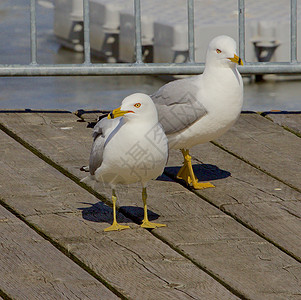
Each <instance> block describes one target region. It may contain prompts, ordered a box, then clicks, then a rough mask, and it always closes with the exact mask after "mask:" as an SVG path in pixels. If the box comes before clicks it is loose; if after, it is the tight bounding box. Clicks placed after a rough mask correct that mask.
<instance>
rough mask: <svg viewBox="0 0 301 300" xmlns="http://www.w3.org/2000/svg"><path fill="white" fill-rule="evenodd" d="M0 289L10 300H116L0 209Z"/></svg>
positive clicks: (37, 236)
mask: <svg viewBox="0 0 301 300" xmlns="http://www.w3.org/2000/svg"><path fill="white" fill-rule="evenodd" d="M0 253H1V255H0V274H1V275H0V276H1V280H0V289H1V290H2V291H3V292H5V293H6V294H7V295H8V296H10V297H11V298H13V299H97V298H99V297H101V299H108V300H111V299H119V297H117V296H116V295H114V294H113V293H112V292H111V291H110V290H108V289H107V288H106V287H105V286H103V285H102V284H101V283H100V282H99V281H97V280H96V279H95V278H94V277H92V276H91V275H89V274H88V273H87V272H86V271H84V270H83V269H82V268H80V267H79V266H78V265H77V264H75V263H74V262H73V261H71V260H70V259H68V258H67V257H66V256H65V255H63V254H62V253H61V252H60V251H59V250H57V249H56V248H55V247H54V246H52V245H51V244H50V243H49V242H48V241H46V240H44V239H43V238H42V237H41V236H39V235H38V234H37V233H36V232H35V231H33V230H32V229H30V228H29V227H28V226H27V225H25V224H24V223H23V222H22V221H21V220H19V219H18V218H17V217H15V216H14V215H13V214H11V213H10V212H8V211H7V210H6V209H4V208H3V207H2V206H0Z"/></svg>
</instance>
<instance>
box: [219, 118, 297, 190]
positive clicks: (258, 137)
mask: <svg viewBox="0 0 301 300" xmlns="http://www.w3.org/2000/svg"><path fill="white" fill-rule="evenodd" d="M217 143H218V144H220V145H221V146H222V147H224V148H225V149H227V150H229V151H231V152H233V153H235V154H236V155H237V156H239V157H241V158H243V159H245V160H246V161H248V162H250V163H252V164H254V165H256V166H257V167H258V168H260V169H261V170H264V171H265V172H268V173H269V174H272V175H273V176H276V177H277V178H279V179H280V180H282V181H284V182H286V183H287V184H289V185H291V186H293V187H295V188H297V189H298V190H299V191H301V180H300V178H301V151H300V149H301V139H300V138H299V137H297V136H296V135H294V134H292V133H290V132H288V131H287V130H284V129H283V128H281V127H280V126H278V125H276V124H274V123H273V122H271V121H269V120H267V119H266V118H264V117H262V116H260V115H258V114H242V115H241V117H240V119H239V121H238V122H237V124H236V125H235V126H234V127H233V128H232V129H231V130H230V131H229V132H228V133H227V134H225V135H223V136H222V137H221V138H219V139H218V140H217Z"/></svg>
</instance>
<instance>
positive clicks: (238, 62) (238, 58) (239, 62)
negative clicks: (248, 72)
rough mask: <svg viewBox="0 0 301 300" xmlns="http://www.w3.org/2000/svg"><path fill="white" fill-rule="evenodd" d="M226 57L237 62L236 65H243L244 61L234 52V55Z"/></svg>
mask: <svg viewBox="0 0 301 300" xmlns="http://www.w3.org/2000/svg"><path fill="white" fill-rule="evenodd" d="M228 59H230V60H231V61H232V62H234V63H236V64H238V65H241V66H243V65H244V63H243V62H242V60H241V58H240V57H238V56H237V55H236V54H234V57H229V58H228Z"/></svg>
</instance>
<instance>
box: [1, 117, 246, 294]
mask: <svg viewBox="0 0 301 300" xmlns="http://www.w3.org/2000/svg"><path fill="white" fill-rule="evenodd" d="M0 129H1V130H2V131H3V132H5V133H6V134H7V135H8V136H10V137H11V138H13V139H14V140H15V141H17V142H18V143H20V144H21V145H22V146H23V147H25V148H26V149H28V150H29V151H30V152H32V153H33V154H34V155H36V156H37V157H39V158H40V159H42V160H43V161H45V162H46V163H47V164H49V165H50V166H51V167H53V168H55V169H56V170H58V171H59V172H61V173H62V174H63V175H64V176H66V177H67V178H69V179H71V180H72V181H74V182H75V183H76V184H77V185H79V186H80V187H81V188H83V189H85V190H87V191H88V192H89V193H91V194H92V195H93V196H95V197H96V198H97V199H99V200H100V201H102V202H104V203H105V204H107V205H109V206H110V207H112V203H111V202H110V201H109V200H107V199H106V198H105V197H104V196H102V195H101V194H99V193H98V192H97V191H95V190H94V189H92V188H91V187H90V186H88V185H86V184H85V183H83V182H81V181H80V179H79V178H78V177H76V176H75V175H73V174H72V173H70V172H69V171H68V170H66V169H65V168H63V167H62V166H60V165H58V164H57V163H55V162H54V161H53V160H51V159H50V158H49V157H47V156H45V155H44V154H43V153H42V152H40V151H39V150H38V149H36V148H34V147H33V146H32V145H30V144H29V143H27V142H26V141H25V140H23V139H22V138H21V137H19V136H18V135H17V134H15V133H14V132H12V131H11V130H10V129H8V128H6V127H5V126H4V125H3V124H1V123H0ZM0 204H1V205H2V206H3V207H4V208H6V209H7V210H8V211H9V212H11V213H12V214H14V215H15V216H16V217H18V218H19V219H20V220H22V221H23V222H24V223H25V224H27V225H28V226H29V227H30V228H31V229H33V230H34V231H36V232H37V233H38V234H39V235H40V236H41V237H43V238H44V239H46V240H47V241H49V242H50V243H51V244H52V245H53V246H55V247H56V248H57V249H58V250H59V251H61V252H62V253H63V254H65V255H66V256H67V257H68V258H70V259H71V260H73V261H74V262H75V263H76V264H77V265H79V266H80V267H82V268H83V269H84V270H85V271H87V272H88V273H89V274H90V275H91V276H93V277H94V278H96V279H97V280H98V281H100V282H101V283H102V284H104V285H105V286H106V287H107V288H108V289H110V290H111V291H112V292H113V293H114V294H116V295H117V296H118V297H120V298H121V299H127V298H126V297H125V296H124V295H122V294H121V293H120V292H119V291H118V290H116V289H115V288H114V287H113V286H111V285H110V284H109V283H108V282H106V281H105V280H104V279H103V278H102V277H101V276H99V275H98V274H97V273H96V272H94V271H93V270H92V269H91V268H90V267H89V266H88V265H86V264H85V263H84V262H82V261H81V260H80V259H78V258H77V257H76V256H75V255H73V254H72V253H70V252H69V251H68V249H66V248H65V247H64V246H62V245H60V244H59V243H58V242H56V241H55V240H53V239H52V238H51V237H50V236H48V235H47V234H45V233H44V232H43V231H41V230H39V229H38V228H37V227H36V226H35V225H34V224H32V223H31V222H29V221H28V220H26V219H25V218H24V217H23V216H22V215H21V214H19V213H18V212H17V211H16V210H15V209H13V208H11V207H10V206H9V205H7V204H6V203H5V202H3V201H2V200H1V198H0ZM117 210H118V211H119V212H120V213H122V214H123V215H125V216H126V217H127V218H129V219H130V220H132V221H133V222H134V223H136V224H140V223H141V222H140V220H139V219H138V218H136V217H135V216H133V215H132V214H130V213H128V212H127V211H126V210H124V209H122V208H120V207H117ZM146 230H148V231H149V232H150V233H151V234H152V235H153V236H154V237H155V238H157V239H159V240H160V241H162V242H163V243H164V244H166V245H167V246H168V247H170V248H171V249H172V250H174V251H176V252H177V253H178V254H179V255H181V256H182V257H184V258H186V259H188V260H189V261H190V262H191V263H192V264H193V265H195V266H196V267H198V268H199V269H200V270H201V271H203V272H205V273H206V274H207V275H209V276H210V277H211V278H213V279H214V280H215V281H217V282H218V283H219V284H221V285H222V286H223V287H225V288H226V289H227V290H228V291H229V292H231V293H232V294H233V295H235V296H237V297H239V298H240V299H246V300H248V299H249V298H247V297H246V296H245V295H244V294H242V293H241V292H240V291H239V290H237V289H236V288H234V287H232V286H230V285H229V284H228V283H227V282H226V281H224V280H223V279H221V278H219V277H218V275H215V274H214V273H212V272H211V271H209V270H208V269H207V268H206V267H205V266H202V265H201V264H200V263H198V262H197V261H195V260H193V259H192V258H191V257H190V256H189V255H186V254H185V253H184V252H183V251H182V250H181V249H179V248H178V247H176V246H174V245H171V244H170V243H169V242H168V241H166V240H165V239H164V238H163V237H161V236H160V235H159V234H156V233H155V232H153V231H152V230H149V229H146Z"/></svg>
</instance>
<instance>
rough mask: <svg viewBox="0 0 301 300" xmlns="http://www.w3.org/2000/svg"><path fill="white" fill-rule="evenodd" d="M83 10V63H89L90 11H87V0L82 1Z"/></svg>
mask: <svg viewBox="0 0 301 300" xmlns="http://www.w3.org/2000/svg"><path fill="white" fill-rule="evenodd" d="M83 10H84V53H85V64H90V63H91V51H90V12H89V0H84V2H83Z"/></svg>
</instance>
